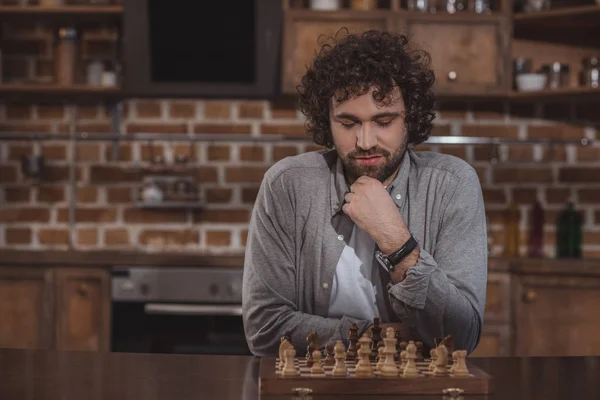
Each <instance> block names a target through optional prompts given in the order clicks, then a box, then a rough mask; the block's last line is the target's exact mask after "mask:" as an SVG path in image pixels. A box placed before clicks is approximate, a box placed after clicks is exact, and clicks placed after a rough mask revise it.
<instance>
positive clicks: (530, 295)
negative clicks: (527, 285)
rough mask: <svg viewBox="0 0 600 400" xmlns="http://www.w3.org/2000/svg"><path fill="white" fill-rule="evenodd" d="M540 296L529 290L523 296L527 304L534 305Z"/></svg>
mask: <svg viewBox="0 0 600 400" xmlns="http://www.w3.org/2000/svg"><path fill="white" fill-rule="evenodd" d="M537 297H538V294H537V292H536V291H535V290H528V291H527V292H525V294H524V295H523V302H525V303H533V302H534V301H536V300H537Z"/></svg>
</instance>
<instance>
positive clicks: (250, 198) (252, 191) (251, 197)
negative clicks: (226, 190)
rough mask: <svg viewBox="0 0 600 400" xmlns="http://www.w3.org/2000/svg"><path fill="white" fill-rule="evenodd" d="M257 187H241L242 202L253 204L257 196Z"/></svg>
mask: <svg viewBox="0 0 600 400" xmlns="http://www.w3.org/2000/svg"><path fill="white" fill-rule="evenodd" d="M258 190H259V188H258V187H251V188H243V189H242V202H243V203H245V204H246V203H249V204H253V203H254V202H255V201H256V196H258Z"/></svg>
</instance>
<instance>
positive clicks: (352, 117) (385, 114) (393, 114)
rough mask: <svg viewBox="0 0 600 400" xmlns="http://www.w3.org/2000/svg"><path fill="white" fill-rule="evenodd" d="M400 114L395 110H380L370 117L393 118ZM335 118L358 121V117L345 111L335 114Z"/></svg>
mask: <svg viewBox="0 0 600 400" xmlns="http://www.w3.org/2000/svg"><path fill="white" fill-rule="evenodd" d="M400 114H401V113H399V112H396V111H387V112H382V113H379V114H375V115H373V117H371V119H372V120H374V119H379V118H386V117H393V118H395V117H397V116H399V115H400ZM335 118H337V119H349V120H352V121H358V120H359V118H358V117H357V116H355V115H352V114H350V113H345V112H344V113H341V114H337V115H335Z"/></svg>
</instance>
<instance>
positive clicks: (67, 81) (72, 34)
mask: <svg viewBox="0 0 600 400" xmlns="http://www.w3.org/2000/svg"><path fill="white" fill-rule="evenodd" d="M54 62H55V66H54V68H55V71H54V72H55V77H56V78H55V80H56V83H57V84H59V85H71V84H73V83H75V71H76V66H77V31H76V30H75V28H70V27H69V28H60V29H59V30H58V35H57V39H56V47H55V50H54Z"/></svg>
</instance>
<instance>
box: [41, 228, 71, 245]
mask: <svg viewBox="0 0 600 400" xmlns="http://www.w3.org/2000/svg"><path fill="white" fill-rule="evenodd" d="M37 236H38V240H39V242H40V243H41V244H45V245H67V244H69V231H68V230H67V229H53V228H52V229H51V228H42V229H40V230H39V232H38V235H37Z"/></svg>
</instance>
